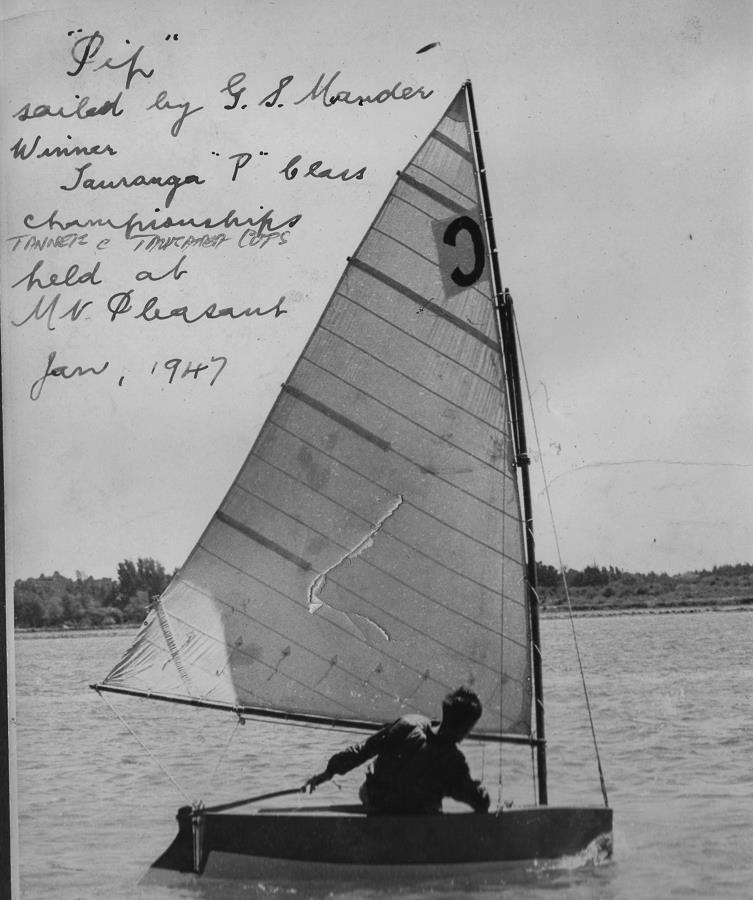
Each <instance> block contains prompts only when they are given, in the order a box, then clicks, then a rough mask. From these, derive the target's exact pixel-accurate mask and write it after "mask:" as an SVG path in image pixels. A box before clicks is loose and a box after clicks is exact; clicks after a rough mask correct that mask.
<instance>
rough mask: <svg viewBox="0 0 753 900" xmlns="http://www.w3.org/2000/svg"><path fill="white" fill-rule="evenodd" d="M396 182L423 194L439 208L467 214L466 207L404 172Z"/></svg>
mask: <svg viewBox="0 0 753 900" xmlns="http://www.w3.org/2000/svg"><path fill="white" fill-rule="evenodd" d="M409 165H410V163H409ZM398 180H399V181H401V182H403V184H407V185H408V186H409V187H412V188H414V189H415V190H417V191H419V192H420V193H422V194H425V195H426V196H427V197H429V198H430V199H431V200H434V202H435V203H439V204H440V205H441V206H446V207H447V208H448V209H451V210H452V211H453V212H454V213H458V214H460V213H464V212H468V210H467V209H466V207H464V206H463V205H462V204H460V203H458V202H457V201H456V200H453V199H452V198H450V197H447V196H445V194H442V193H440V192H439V191H436V190H434V188H431V187H429V185H428V184H422V183H421V182H420V181H419V180H418V179H417V178H413V176H412V175H407V174H406V173H405V172H401V173H400V174H399V175H398Z"/></svg>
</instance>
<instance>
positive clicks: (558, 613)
mask: <svg viewBox="0 0 753 900" xmlns="http://www.w3.org/2000/svg"><path fill="white" fill-rule="evenodd" d="M742 611H748V612H753V597H752V598H747V597H746V598H741V599H740V600H737V601H736V602H727V603H713V602H707V603H692V604H677V605H666V606H624V607H619V606H612V607H603V606H583V605H578V606H573V610H572V612H573V617H574V618H576V619H585V618H594V617H600V616H641V615H651V616H668V615H672V614H677V615H688V614H691V613H702V612H742ZM568 615H569V613H568V610H567V607H566V606H563V605H558V606H548V607H544V608H543V609H542V610H541V616H542V618H544V619H565V618H567V616H568ZM140 627H141V625H140V624H139V625H107V626H92V627H88V628H87V627H85V628H73V627H68V628H63V627H62V626H58V627H52V628H16V629H14V633H15V634H16V635H18V636H19V637H61V638H65V637H77V636H78V635H82V634H88V635H90V636H92V637H108V636H112V635H115V634H133V632H135V631H138V630H139V628H140Z"/></svg>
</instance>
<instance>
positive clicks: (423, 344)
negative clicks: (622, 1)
mask: <svg viewBox="0 0 753 900" xmlns="http://www.w3.org/2000/svg"><path fill="white" fill-rule="evenodd" d="M528 464H529V458H528V454H527V448H526V439H525V432H524V421H523V406H522V399H521V390H520V384H519V377H518V361H517V346H516V341H515V327H514V320H513V311H512V300H511V298H510V297H509V294H507V293H506V291H504V290H503V288H502V282H501V279H500V274H499V268H498V262H497V253H496V248H495V241H494V230H493V224H492V218H491V213H490V208H489V197H488V190H487V187H486V181H485V169H484V163H483V158H482V154H481V145H480V141H479V138H478V128H477V124H476V115H475V110H474V104H473V94H472V90H471V85H470V82H466V84H465V85H464V86H463V87H462V88H461V90H460V91H459V93H458V94H457V96H456V97H455V99H454V100H453V102H452V103H451V104H450V106H449V108H448V109H447V111H446V112H445V114H444V116H443V117H442V118H441V119H440V121H439V123H438V124H437V126H436V128H435V129H434V130H433V131H432V132H431V133H430V134H429V136H428V137H427V138H426V140H425V141H424V143H423V145H422V146H421V147H420V149H419V150H418V151H417V153H416V154H415V156H414V157H413V159H412V160H411V161H410V163H409V164H408V165H407V166H406V167H405V169H404V170H403V171H402V172H401V173H399V175H398V178H397V181H396V183H395V185H394V187H393V188H392V190H391V191H390V193H389V195H388V197H387V199H386V200H385V202H384V204H383V206H382V208H381V210H380V211H379V213H378V214H377V217H376V219H375V220H374V222H373V224H372V225H371V227H370V228H369V229H368V231H367V232H366V235H365V236H364V238H363V240H362V241H361V244H360V245H359V247H358V249H357V250H356V252H355V253H354V254H353V256H352V257H350V259H349V261H348V265H347V266H346V269H345V271H344V273H343V275H342V277H341V279H340V282H339V284H338V286H337V288H336V290H335V292H334V294H333V295H332V297H331V298H330V301H329V303H328V304H327V306H326V308H325V310H324V312H323V314H322V317H321V319H320V320H319V322H318V324H317V326H316V328H315V329H314V332H313V333H312V335H311V337H310V339H309V342H308V344H307V346H306V348H305V349H304V351H303V353H302V354H301V356H300V358H299V359H298V361H297V362H296V364H295V366H294V368H293V370H292V372H291V374H290V376H289V378H288V380H287V382H286V383H285V385H284V386H283V389H282V391H281V392H280V395H279V396H278V398H277V401H276V403H275V405H274V407H273V408H272V411H271V412H270V414H269V416H268V418H267V420H266V421H265V423H264V425H263V426H262V429H261V431H260V433H259V435H258V437H257V439H256V441H255V443H254V446H253V447H252V449H251V452H250V454H249V456H248V458H247V460H246V462H245V463H244V465H243V467H242V468H241V471H240V472H239V473H238V475H237V477H236V478H235V480H234V482H233V484H232V486H231V488H230V490H229V491H228V493H227V495H226V497H225V498H224V500H223V501H222V503H221V505H220V507H219V509H218V510H217V512H216V513H215V514H214V516H213V517H212V519H211V521H210V522H209V525H208V526H207V528H206V530H205V531H204V533H203V535H202V536H201V538H200V540H199V542H198V543H197V545H196V547H195V548H194V549H193V551H192V552H191V554H190V555H189V557H188V559H187V561H186V563H185V564H184V566H183V567H182V568H181V569H180V571H179V572H178V573H177V574H176V576H175V577H174V579H173V581H172V582H171V583H170V585H169V586H168V588H167V589H166V590H165V592H164V594H163V595H162V596H161V597H160V598H159V599H158V600H157V601H156V602H155V604H154V607H153V609H152V610H151V611H150V612H149V615H148V616H147V619H146V621H145V622H144V624H143V626H142V628H141V630H140V632H139V634H138V636H137V637H136V639H135V641H134V643H133V645H132V646H131V647H130V648H129V649H128V650H127V651H126V653H125V655H124V656H123V658H122V659H121V660H120V662H118V663H117V664H116V665H115V667H114V668H113V669H112V671H111V672H110V674H109V675H108V676H107V677H106V678H105V679H104V680H103V681H102V682H101V683H100V684H97V685H93V687H94V688H95V689H96V690H98V691H111V692H115V693H124V694H131V695H137V696H144V697H149V698H152V699H162V700H166V701H172V702H176V703H185V704H191V705H194V706H205V707H210V708H220V709H226V710H228V711H230V712H233V713H235V714H237V715H239V716H251V717H257V716H258V717H265V718H271V719H274V720H277V721H279V722H280V724H284V723H285V722H292V723H296V722H298V723H301V722H302V723H308V724H313V725H318V726H322V727H332V726H334V727H337V728H345V729H360V730H377V729H379V728H381V727H382V726H383V725H384V724H385V723H387V722H390V721H393V720H395V719H397V718H399V717H400V716H403V715H405V714H408V713H422V714H424V715H431V714H433V713H434V712H436V710H437V709H438V708H439V706H440V704H441V700H442V698H443V697H444V696H445V694H447V692H448V691H450V690H452V689H454V688H456V687H457V686H458V685H466V686H468V687H471V688H472V689H473V690H474V691H475V692H476V693H477V694H478V695H479V697H480V698H481V700H482V703H483V714H482V717H481V719H480V720H479V722H478V724H477V726H476V728H475V730H474V732H473V735H472V737H473V738H475V739H478V740H483V741H487V742H492V741H493V742H503V743H510V744H522V745H528V746H530V747H531V748H533V749H534V750H535V753H536V756H537V763H536V774H535V780H536V782H537V791H538V801H539V805H538V806H535V807H532V808H529V809H515V810H499V811H498V812H497V813H492V814H486V815H483V814H471V813H469V814H462V813H458V814H445V815H422V816H416V815H410V816H395V815H366V814H365V813H364V812H363V810H361V809H360V808H354V807H342V806H332V807H326V808H321V807H314V808H308V809H305V808H304V809H301V808H298V807H296V808H288V809H277V810H268V809H257V810H256V811H255V812H253V813H251V814H241V815H239V814H237V813H234V812H230V807H233V806H237V805H240V803H239V804H225V805H223V806H222V807H220V808H214V809H212V808H204V807H203V806H201V805H197V806H195V807H194V808H188V807H186V808H184V809H182V810H181V811H180V812H179V816H178V820H179V834H178V837H177V838H176V840H175V842H174V843H173V845H172V846H171V847H170V848H169V849H168V851H166V853H165V854H163V856H162V857H160V859H158V860H157V862H156V863H155V864H154V867H155V868H156V869H169V870H176V871H193V872H196V873H201V872H210V871H211V872H212V873H213V874H223V873H224V874H226V875H228V876H233V875H237V876H238V877H263V873H265V872H266V873H268V874H269V873H270V872H273V871H277V870H281V871H284V872H288V873H290V872H292V871H293V870H295V869H296V868H298V869H300V871H301V872H302V873H305V874H307V875H308V874H310V873H311V872H313V871H314V870H315V869H316V868H317V867H324V869H325V870H326V871H330V869H334V870H335V871H340V870H341V871H343V872H345V871H348V870H350V869H351V868H352V867H363V866H368V867H382V866H384V867H389V868H390V870H391V871H393V872H394V871H395V867H398V870H400V869H406V870H407V869H408V868H410V867H415V866H419V867H420V866H431V867H432V868H433V869H434V868H435V867H436V866H437V865H438V864H440V863H441V864H443V865H448V866H450V867H453V866H464V865H474V866H477V865H479V864H482V863H495V862H499V861H508V860H522V859H555V858H558V857H561V856H563V855H572V854H576V853H579V852H582V851H584V850H585V849H586V848H587V847H588V846H589V845H592V844H593V843H594V842H598V843H599V844H600V846H601V847H602V849H603V850H604V852H606V853H607V854H608V853H609V852H610V851H611V830H612V811H611V809H609V807H608V805H607V802H606V791H605V790H604V791H603V793H604V801H605V805H604V807H603V808H602V807H588V806H584V807H566V808H562V807H550V806H548V792H547V776H546V741H545V732H544V707H543V691H542V678H541V648H540V640H539V624H538V603H537V596H536V568H535V555H534V542H533V528H532V518H531V500H530V486H529V476H528ZM521 500H522V503H521ZM602 789H603V780H602ZM241 802H243V801H241ZM370 871H371V869H370Z"/></svg>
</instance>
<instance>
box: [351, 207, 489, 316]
mask: <svg viewBox="0 0 753 900" xmlns="http://www.w3.org/2000/svg"><path fill="white" fill-rule="evenodd" d="M391 197H392V199H393V200H397V201H398V202H399V203H402V204H403V206H409V207H410V208H411V209H415V210H416V212H418V213H420V214H421V215H422V216H423V217H424V218H425V219H428V220H429V221H430V222H433V223H435V224H437V223H439V222H441V221H442V219H441V218H440V217H439V216H434V215H432V214H431V213H430V212H429V210H428V209H424V208H423V207H422V206H419V205H418V204H417V203H413V202H412V201H411V200H409V199H408V198H407V197H401V196H400V194H392V195H391ZM474 204H475V205H477V204H478V201H477V200H476V201H474ZM383 233H384V232H383ZM364 244H365V241H364ZM360 249H361V248H360V247H359V250H360ZM354 255H355V254H354ZM478 284H479V283H478V282H476V283H475V284H472V285H470V286H469V287H467V288H465V291H470V292H472V293H477V294H479V295H480V296H481V298H482V299H483V300H485V301H486V302H487V303H491V301H492V298H491V296H490V295H489V294H488V293H487V292H486V291H483V290H482V289H481V288H480V287H479V286H478ZM339 287H340V286H339V284H338V289H339ZM335 293H337V291H335ZM461 293H463V292H461Z"/></svg>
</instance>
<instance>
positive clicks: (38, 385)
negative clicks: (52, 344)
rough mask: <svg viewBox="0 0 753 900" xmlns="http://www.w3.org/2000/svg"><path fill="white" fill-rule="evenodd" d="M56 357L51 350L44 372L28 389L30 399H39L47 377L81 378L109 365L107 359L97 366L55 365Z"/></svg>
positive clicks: (100, 370)
mask: <svg viewBox="0 0 753 900" xmlns="http://www.w3.org/2000/svg"><path fill="white" fill-rule="evenodd" d="M56 357H57V351H56V350H53V351H52V353H50V355H49V356H48V357H47V365H46V367H45V370H44V374H43V375H41V376H40V377H39V378H37V379H36V381H34V383H33V384H32V386H31V390H30V391H29V397H30V398H31V399H32V400H39V398H40V396H41V394H42V390H43V388H44V385H45V382H46V381H47V379H48V378H63V379H65V380H66V381H69V380H70V379H71V378H81V377H82V376H84V375H101V374H102V373H103V372H104V371H105V370H106V369H107V368H108V366H109V365H110V363H109V361H108V362H104V363H100V365H99V366H80V365H73V366H70V365H68V366H55V365H53V363H54V362H55V358H56Z"/></svg>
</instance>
